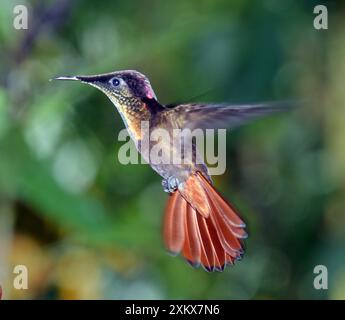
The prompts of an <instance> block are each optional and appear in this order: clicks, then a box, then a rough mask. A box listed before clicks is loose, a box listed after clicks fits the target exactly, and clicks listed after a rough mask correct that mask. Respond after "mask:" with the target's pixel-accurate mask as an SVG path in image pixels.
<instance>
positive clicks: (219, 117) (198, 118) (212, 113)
mask: <svg viewBox="0 0 345 320" xmlns="http://www.w3.org/2000/svg"><path fill="white" fill-rule="evenodd" d="M291 106H292V103H289V102H279V103H261V104H248V105H245V104H244V105H228V104H214V105H213V104H198V103H192V104H180V105H176V106H174V107H173V108H171V109H170V110H169V111H168V112H173V113H174V115H175V117H176V119H177V121H178V124H179V126H180V127H181V128H190V129H196V128H201V129H212V128H214V129H218V128H234V127H236V126H239V125H242V124H245V123H248V122H250V121H252V120H254V119H257V118H261V117H264V116H266V115H269V114H272V113H277V112H282V111H286V110H288V109H289V107H291Z"/></svg>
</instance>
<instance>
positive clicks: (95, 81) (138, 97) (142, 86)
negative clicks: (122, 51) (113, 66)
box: [54, 70, 157, 110]
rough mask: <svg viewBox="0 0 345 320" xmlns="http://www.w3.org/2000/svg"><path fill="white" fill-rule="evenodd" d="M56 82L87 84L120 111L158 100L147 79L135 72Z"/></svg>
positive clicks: (60, 78) (65, 78) (118, 72)
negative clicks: (107, 98) (143, 102)
mask: <svg viewBox="0 0 345 320" xmlns="http://www.w3.org/2000/svg"><path fill="white" fill-rule="evenodd" d="M54 80H76V81H81V82H83V83H87V84H89V85H91V86H93V87H95V88H97V89H99V90H101V91H102V92H103V93H105V94H106V95H107V96H108V97H109V98H110V100H111V101H112V102H113V103H114V104H115V106H116V107H118V108H119V109H120V110H121V109H123V107H124V106H126V107H135V106H139V105H140V103H141V102H142V101H145V100H147V99H150V100H151V99H154V100H156V99H157V98H156V95H155V93H154V92H153V90H152V87H151V84H150V82H149V80H148V79H147V77H146V76H145V75H143V74H142V73H140V72H138V71H135V70H125V71H116V72H111V73H105V74H98V75H93V76H68V77H57V78H55V79H54Z"/></svg>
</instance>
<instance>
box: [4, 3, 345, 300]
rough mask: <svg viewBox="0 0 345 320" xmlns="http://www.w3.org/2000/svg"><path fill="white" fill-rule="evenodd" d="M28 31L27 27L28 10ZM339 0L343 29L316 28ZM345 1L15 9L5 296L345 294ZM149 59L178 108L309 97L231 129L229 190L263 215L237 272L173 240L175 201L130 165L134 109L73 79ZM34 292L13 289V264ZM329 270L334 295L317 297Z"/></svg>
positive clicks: (151, 72) (8, 53) (7, 134)
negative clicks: (186, 256)
mask: <svg viewBox="0 0 345 320" xmlns="http://www.w3.org/2000/svg"><path fill="white" fill-rule="evenodd" d="M16 4H26V5H27V6H28V8H29V29H28V30H15V29H14V28H13V17H14V14H13V7H14V5H16ZM317 4H326V5H327V6H328V11H329V18H328V20H329V29H328V30H319V31H318V30H315V29H314V27H313V20H314V17H315V15H314V14H313V9H314V6H315V5H317ZM344 30H345V11H344V5H341V4H340V1H339V2H335V1H333V2H331V1H329V2H325V1H297V0H286V1H275V0H264V1H249V0H241V1H240V0H236V1H235V0H234V1H228V0H224V1H212V0H201V1H200V0H199V1H186V0H176V1H158V0H155V1H154V0H149V1H81V0H80V1H66V0H60V1H38V0H37V1H33V0H32V1H20V3H17V1H14V0H12V1H11V0H2V1H1V10H0V284H1V285H2V287H3V290H4V298H5V299H34V298H44V299H93V298H95V299H129V298H133V299H137V298H138V299H139V298H144V299H151V298H152V299H166V298H173V299H175V298H178V299H186V298H191V299H199V298H202V299H215V298H220V299H282V298H296V299H301V298H310V299H327V298H331V299H344V298H345V250H344V245H345V232H344V231H345V215H344V210H345V198H344V189H345V148H344V144H345V108H344V102H345V90H344V74H345V41H344V40H345V32H344ZM120 69H137V70H139V71H141V72H143V73H145V74H146V75H147V76H148V77H149V78H150V80H151V84H152V86H153V87H154V88H155V91H156V94H157V96H158V98H159V100H160V101H161V102H162V103H169V102H178V101H190V100H191V99H192V98H193V97H197V98H195V99H194V100H199V101H206V102H223V101H228V102H255V101H268V100H284V99H302V100H305V101H308V103H306V104H304V105H303V106H301V107H299V108H297V109H296V110H294V111H292V112H289V113H287V114H284V115H279V116H275V117H272V118H268V119H264V120H260V121H258V122H255V123H252V124H249V125H247V126H244V127H241V128H239V129H236V130H234V131H231V133H228V135H227V171H226V173H225V174H224V175H222V176H218V177H215V178H214V180H215V183H216V186H217V187H218V189H219V190H220V191H221V192H222V193H223V194H224V195H225V196H226V197H227V198H229V199H231V201H232V202H234V203H235V204H236V205H237V207H238V208H239V209H240V212H241V213H242V216H243V217H244V219H245V221H246V222H247V224H248V227H249V232H250V236H249V238H248V239H247V240H246V242H245V243H246V249H247V250H246V254H245V257H244V259H243V260H242V261H240V262H239V263H237V264H236V265H235V266H234V267H229V268H227V269H226V270H225V271H224V272H223V273H213V274H212V273H211V274H209V273H206V272H205V271H203V270H202V269H193V268H192V267H190V266H189V265H188V264H187V263H185V261H183V259H182V258H180V257H177V258H173V257H171V256H169V255H168V254H167V253H166V252H165V250H164V248H163V244H162V240H161V220H162V214H163V210H164V205H165V201H166V198H167V195H166V194H165V193H164V192H163V191H162V187H161V185H160V182H161V178H160V177H159V176H158V175H157V174H156V173H154V172H153V171H152V170H151V169H150V168H149V167H148V166H147V165H126V166H124V165H121V164H120V163H119V160H118V158H117V151H118V149H119V147H120V146H121V144H120V143H119V142H118V141H117V135H118V132H119V131H120V130H121V129H122V128H123V123H122V121H121V119H120V116H119V115H118V113H117V112H116V110H115V108H114V107H113V105H112V104H111V103H110V102H109V101H108V100H107V99H106V97H105V96H104V95H103V94H102V93H100V92H98V91H97V90H95V89H93V88H89V87H86V86H85V85H80V84H77V83H62V82H49V81H48V80H49V79H50V78H52V77H54V76H57V75H70V74H94V73H102V72H109V71H113V70H120ZM18 264H24V265H26V266H27V267H28V269H29V289H28V290H24V291H19V290H15V289H13V285H12V282H13V278H14V276H15V275H14V274H13V268H14V266H15V265H18ZM319 264H322V265H325V266H327V268H328V273H329V283H328V286H329V289H328V290H315V289H314V287H313V280H314V277H315V274H313V269H314V267H315V266H316V265H319Z"/></svg>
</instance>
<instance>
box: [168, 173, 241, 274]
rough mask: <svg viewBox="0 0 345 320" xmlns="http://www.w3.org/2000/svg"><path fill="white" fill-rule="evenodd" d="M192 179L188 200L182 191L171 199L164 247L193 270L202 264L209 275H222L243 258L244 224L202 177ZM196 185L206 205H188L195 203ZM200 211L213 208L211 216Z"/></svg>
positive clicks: (198, 199) (197, 175)
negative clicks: (186, 262) (185, 260)
mask: <svg viewBox="0 0 345 320" xmlns="http://www.w3.org/2000/svg"><path fill="white" fill-rule="evenodd" d="M189 179H192V181H189V183H188V184H187V185H188V188H189V190H187V192H188V200H186V199H185V197H184V193H183V192H182V191H181V190H179V191H175V192H174V193H172V194H171V195H170V196H169V200H168V204H167V208H166V211H165V219H164V241H165V245H166V247H167V249H168V250H169V251H170V252H172V253H174V254H177V253H180V252H182V255H183V256H184V257H185V259H187V261H188V262H189V263H190V264H191V265H193V266H199V265H200V264H201V265H202V266H203V267H204V268H205V269H206V270H207V271H215V270H216V271H222V270H224V267H225V265H226V264H233V263H234V261H236V260H239V259H240V258H241V257H242V255H243V252H244V251H243V245H242V242H241V241H242V239H243V238H245V237H247V233H246V231H245V230H244V228H245V224H244V222H243V221H242V219H241V218H240V217H239V216H238V214H237V212H236V211H235V209H234V207H233V206H231V205H230V204H228V203H227V202H226V200H225V199H224V198H223V197H222V196H221V195H220V194H219V193H218V192H217V191H216V190H215V189H214V187H213V186H212V185H211V184H210V183H209V182H208V180H207V179H206V178H205V177H204V176H203V175H202V174H201V173H199V172H198V173H196V174H194V175H192V176H191V177H190V178H189ZM187 181H188V180H187ZM193 185H197V186H198V187H199V188H200V187H202V189H203V190H204V192H205V195H206V197H204V198H203V199H202V201H204V203H200V198H199V197H198V198H197V200H196V201H198V203H190V202H189V201H193V200H194V199H193V197H192V196H191V195H192V194H193V190H191V186H193ZM198 207H203V208H205V207H208V208H210V210H209V214H208V215H205V214H204V213H203V214H201V213H200V212H199V211H198V210H197V208H198Z"/></svg>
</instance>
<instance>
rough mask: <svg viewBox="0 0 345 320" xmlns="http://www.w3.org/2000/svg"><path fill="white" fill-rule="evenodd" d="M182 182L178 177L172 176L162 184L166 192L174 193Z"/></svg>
mask: <svg viewBox="0 0 345 320" xmlns="http://www.w3.org/2000/svg"><path fill="white" fill-rule="evenodd" d="M179 184H180V182H179V180H178V179H177V178H175V177H173V176H170V177H168V178H167V179H163V180H162V186H163V188H164V191H165V192H168V193H173V192H174V191H176V190H177V188H178V186H179Z"/></svg>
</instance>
